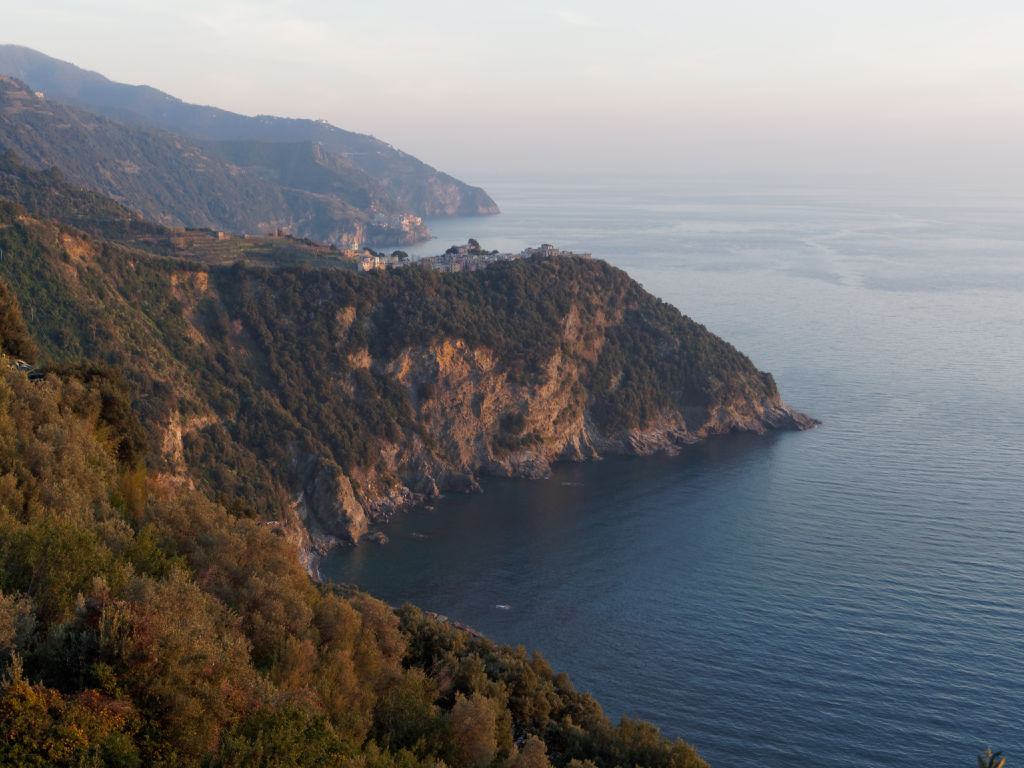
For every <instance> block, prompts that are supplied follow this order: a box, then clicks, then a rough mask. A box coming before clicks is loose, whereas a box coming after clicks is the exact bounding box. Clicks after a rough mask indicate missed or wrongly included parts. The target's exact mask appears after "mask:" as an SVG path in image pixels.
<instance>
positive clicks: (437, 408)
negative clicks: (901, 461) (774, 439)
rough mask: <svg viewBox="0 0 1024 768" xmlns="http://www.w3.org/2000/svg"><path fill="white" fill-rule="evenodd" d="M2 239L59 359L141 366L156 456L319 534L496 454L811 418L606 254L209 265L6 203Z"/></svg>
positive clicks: (506, 470)
mask: <svg viewBox="0 0 1024 768" xmlns="http://www.w3.org/2000/svg"><path fill="white" fill-rule="evenodd" d="M114 220H115V222H116V220H117V219H116V217H115V219H114ZM0 249H3V250H4V252H5V254H6V256H5V258H4V260H3V261H2V262H0V277H2V278H3V279H5V280H7V282H8V284H9V286H10V288H11V290H12V291H13V292H14V294H15V295H16V296H17V297H18V298H19V300H20V301H21V302H22V306H23V308H24V310H25V312H26V318H27V322H28V325H29V328H30V330H31V332H32V333H33V334H34V336H35V338H36V340H37V341H38V343H39V345H40V347H41V350H42V352H43V355H42V356H43V359H44V360H46V361H52V362H54V363H63V362H70V361H74V360H78V359H81V358H83V357H87V358H90V359H96V360H101V361H104V362H106V363H108V364H112V365H115V366H117V367H118V368H119V369H120V370H122V371H123V372H124V375H125V376H126V377H127V380H128V382H129V386H130V389H131V396H132V399H133V403H134V408H135V410H136V412H137V413H138V414H139V416H140V418H141V420H142V423H143V425H144V427H145V429H146V431H147V434H148V436H149V444H150V446H151V456H150V466H151V467H153V468H154V469H157V470H158V471H160V472H161V473H164V474H165V475H166V476H167V477H168V478H176V479H177V480H176V481H177V482H181V481H184V479H186V478H187V481H188V482H189V483H198V484H199V486H200V487H201V488H203V489H205V490H206V491H207V492H208V493H218V494H222V497H223V498H224V499H230V500H231V503H232V504H236V505H240V507H244V508H245V509H247V510H249V512H250V513H251V514H256V515H259V516H263V517H265V518H268V519H284V520H286V521H288V522H290V523H294V524H295V525H294V527H295V529H296V530H299V529H300V528H301V529H302V530H303V531H308V532H310V533H312V535H313V539H314V540H313V543H314V544H316V543H318V542H319V543H331V542H334V541H346V540H348V541H351V540H354V539H357V538H358V537H359V536H360V535H362V534H364V533H366V531H367V530H368V528H369V526H370V525H371V524H372V523H373V521H374V520H376V519H380V518H382V517H384V516H387V515H388V514H391V513H392V512H394V511H395V510H397V509H400V508H402V507H404V506H407V505H408V504H411V503H415V502H416V501H418V500H422V499H425V498H427V497H429V496H431V495H434V494H437V493H438V492H440V491H442V490H444V489H445V488H459V489H467V488H469V489H472V488H475V487H476V478H477V477H478V476H479V475H482V474H498V475H506V476H516V475H519V476H536V475H539V474H543V473H545V472H546V471H547V467H548V463H549V462H550V461H554V460H558V459H574V460H579V459H583V458H589V457H595V456H598V455H601V454H602V453H608V452H619V453H621V452H631V453H644V452H651V451H653V450H665V449H672V448H673V446H675V445H677V444H679V443H683V442H692V441H693V440H696V439H699V438H701V437H703V436H706V435H708V434H714V433H717V432H723V431H729V430H732V429H753V430H758V431H761V430H764V429H766V428H769V427H789V428H801V427H805V426H808V425H809V424H810V423H811V422H810V420H807V419H806V418H805V417H800V416H799V415H798V414H793V413H792V412H790V411H788V410H787V409H786V408H785V407H784V406H783V405H782V404H781V402H780V401H779V398H778V393H777V391H776V389H775V384H774V382H773V381H772V379H771V376H770V375H768V374H763V373H761V372H759V371H757V369H756V368H755V367H754V366H753V365H752V364H751V363H750V361H749V360H748V359H747V358H746V357H745V356H743V355H742V354H741V353H739V352H738V351H737V350H735V349H734V348H733V347H732V346H731V345H729V344H727V343H726V342H724V341H722V340H721V339H719V338H717V337H715V336H714V335H712V334H711V333H709V332H708V331H707V330H706V329H704V328H703V327H702V326H700V325H698V324H697V323H695V322H693V321H692V320H690V319H688V318H686V317H684V316H682V315H681V314H680V313H679V312H678V311H677V310H675V309H674V308H672V307H670V306H668V305H666V304H664V303H662V302H659V301H658V300H657V299H655V298H653V297H652V296H650V295H649V294H647V293H646V292H644V291H643V289H642V288H641V287H640V286H639V285H637V284H636V283H635V282H633V281H632V280H630V279H629V277H628V276H627V275H626V274H625V273H623V272H621V271H619V270H616V269H614V268H612V267H610V266H608V265H607V264H605V263H603V262H598V261H589V260H582V259H533V260H523V261H518V262H509V263H505V264H501V265H496V266H494V267H492V268H489V269H487V270H485V271H481V272H475V273H464V274H455V275H441V274H439V273H436V272H433V271H430V270H427V269H421V268H407V269H402V270H397V271H390V272H387V273H376V274H356V273H353V272H349V271H345V270H340V269H332V268H309V267H303V266H297V267H290V268H266V267H250V266H246V265H244V264H242V263H236V264H234V265H231V266H223V267H218V266H205V265H200V264H197V263H195V262H193V261H189V260H186V259H170V258H161V257H157V256H154V255H152V254H147V253H144V252H141V251H139V250H136V249H133V248H128V247H125V246H123V245H119V244H117V243H115V242H111V241H108V240H104V239H101V238H97V237H87V236H85V235H83V234H82V233H80V232H78V231H76V230H73V229H70V228H68V227H67V226H66V225H62V224H57V223H54V222H51V221H46V220H41V219H36V218H33V217H28V216H25V215H24V214H22V213H19V210H18V209H17V207H15V206H11V205H10V204H8V205H7V206H6V207H5V208H3V210H0ZM296 501H297V502H298V503H297V504H295V503H293V502H296ZM296 517H297V518H300V519H301V520H302V523H303V525H302V526H299V525H298V520H297V519H295V518H296Z"/></svg>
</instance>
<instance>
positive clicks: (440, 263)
mask: <svg viewBox="0 0 1024 768" xmlns="http://www.w3.org/2000/svg"><path fill="white" fill-rule="evenodd" d="M348 254H349V252H346V254H345V255H348ZM532 256H571V257H574V258H578V259H589V258H590V257H591V254H589V253H574V252H573V251H563V250H562V249H560V248H555V246H553V245H550V244H548V243H544V244H542V245H541V246H540V247H539V248H526V249H524V250H522V251H520V252H519V253H499V252H498V251H485V250H484V249H483V248H481V247H480V244H479V243H477V242H476V240H470V241H469V242H468V243H467V244H466V245H453V246H452V247H451V248H449V249H448V250H447V251H445V252H444V253H442V254H440V255H439V256H424V257H423V258H420V259H416V260H411V259H409V258H408V257H406V256H405V254H404V253H402V252H401V251H395V253H393V254H391V255H390V256H385V255H384V254H375V253H372V252H369V251H367V252H363V253H360V254H355V253H352V257H357V258H358V261H359V269H360V271H362V272H368V271H370V270H371V269H390V268H392V267H401V266H405V265H407V264H421V265H423V266H427V267H431V268H433V269H436V270H437V271H438V272H473V271H474V270H477V269H485V268H487V267H488V266H490V265H491V264H493V263H495V262H498V261H513V260H515V259H528V258H530V257H532Z"/></svg>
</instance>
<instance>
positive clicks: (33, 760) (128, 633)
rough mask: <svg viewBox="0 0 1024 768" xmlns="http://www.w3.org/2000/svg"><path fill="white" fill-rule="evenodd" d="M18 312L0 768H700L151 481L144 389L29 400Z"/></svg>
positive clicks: (3, 513) (0, 473)
mask: <svg viewBox="0 0 1024 768" xmlns="http://www.w3.org/2000/svg"><path fill="white" fill-rule="evenodd" d="M17 315H18V308H17V306H16V305H15V303H14V302H12V300H11V297H10V295H9V294H8V293H6V292H3V291H0V322H2V324H0V349H2V350H4V352H0V436H2V437H0V732H2V733H3V738H2V739H0V764H2V765H10V766H15V765H17V766H33V765H38V766H167V767H168V768H170V767H172V766H173V767H175V768H177V767H179V766H266V767H267V768H271V767H272V766H273V767H276V766H317V767H319V768H323V767H326V766H378V767H381V768H383V767H385V766H403V768H411V767H412V766H419V765H422V766H435V765H439V764H442V763H443V764H446V765H450V766H460V767H461V766H466V767H467V768H470V767H472V768H484V766H508V767H509V768H512V767H513V766H537V767H538V768H539V767H542V766H545V765H548V764H553V765H557V766H562V765H574V766H599V767H601V768H604V767H605V766H608V768H610V767H611V766H614V765H624V766H630V765H636V764H642V765H652V766H699V765H702V764H703V763H702V761H700V760H699V758H697V756H696V753H695V752H694V751H693V750H692V748H690V747H689V746H687V745H685V744H683V743H682V742H678V741H677V742H669V741H666V740H664V739H661V738H660V737H659V736H658V733H657V730H656V729H654V728H653V727H651V726H649V725H646V724H642V723H637V722H633V721H623V722H622V723H621V724H620V725H619V726H617V727H614V728H613V727H612V726H611V725H610V724H609V723H608V721H607V720H606V719H605V718H604V717H603V715H602V714H601V710H600V707H598V705H597V704H596V703H595V702H594V701H593V700H592V699H591V698H590V697H589V696H587V695H585V694H580V693H578V692H576V691H575V690H573V688H572V685H571V684H570V683H569V681H568V679H567V678H566V677H565V676H564V675H555V674H553V673H552V671H551V669H550V668H549V667H548V665H547V664H546V663H544V661H543V660H541V659H540V658H539V657H537V656H532V657H531V656H527V655H526V653H525V652H523V651H522V650H521V649H519V650H512V649H509V648H502V647H498V646H496V645H495V644H493V643H491V642H489V641H487V640H484V639H480V638H474V637H471V636H470V635H468V634H467V633H466V632H463V631H458V630H455V629H453V628H451V627H448V626H446V625H443V624H439V623H437V622H436V621H433V620H430V619H428V618H426V617H424V616H423V615H422V614H421V613H420V612H419V611H418V610H417V609H415V608H413V607H411V606H405V607H403V608H401V609H400V610H399V611H397V612H396V611H393V610H392V609H391V608H389V607H388V606H386V605H384V604H382V603H380V602H378V601H376V600H374V599H372V598H370V597H368V596H366V595H363V594H359V593H353V592H345V593H341V592H338V591H337V590H333V589H330V588H326V587H323V586H318V585H315V584H313V583H312V582H311V581H310V580H309V578H308V577H307V576H306V574H305V573H304V572H303V571H302V569H301V567H300V565H299V562H298V559H297V557H296V552H295V550H294V548H293V547H292V546H291V545H290V544H289V543H288V542H287V541H286V540H285V539H284V538H282V537H280V536H277V535H275V532H274V528H273V527H270V526H265V525H260V524H258V523H257V522H256V521H254V520H250V519H243V518H239V517H238V516H236V515H233V514H231V513H229V512H227V511H225V509H224V508H223V507H221V506H219V505H217V504H215V503H213V502H212V501H211V500H210V499H209V498H207V497H206V496H205V495H204V494H202V493H200V492H197V491H192V490H188V489H185V488H183V487H177V488H174V489H168V488H167V487H166V486H163V485H162V484H160V483H158V482H154V478H153V476H152V475H151V473H150V472H149V471H147V468H146V466H145V455H146V447H145V443H144V431H143V430H142V428H141V427H140V425H139V424H138V421H137V420H136V417H135V414H134V412H133V411H132V409H131V407H130V399H129V395H128V392H127V388H126V385H125V382H124V381H123V379H122V378H121V376H120V375H119V374H118V373H117V372H116V371H114V370H112V369H109V368H106V367H104V366H97V365H94V364H73V365H67V366H55V367H51V369H50V371H49V372H48V373H47V374H46V375H45V377H43V378H42V379H37V380H31V379H30V378H29V377H28V376H27V375H26V374H25V373H24V372H22V371H18V370H15V369H14V368H12V367H11V365H10V361H11V358H10V357H8V356H7V355H6V354H5V352H6V351H7V350H11V351H14V350H17V351H18V352H23V351H24V350H25V344H26V340H25V337H24V326H23V324H21V323H19V322H18V320H17Z"/></svg>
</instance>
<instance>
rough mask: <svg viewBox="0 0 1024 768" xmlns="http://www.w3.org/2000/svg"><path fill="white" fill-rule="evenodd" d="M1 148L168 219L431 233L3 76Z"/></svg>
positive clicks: (323, 230) (321, 236) (302, 229)
mask: <svg viewBox="0 0 1024 768" xmlns="http://www.w3.org/2000/svg"><path fill="white" fill-rule="evenodd" d="M0 148H2V149H5V150H8V151H14V152H15V153H16V154H17V155H18V156H19V158H20V159H21V160H22V161H24V162H25V163H27V164H28V165H30V166H31V167H33V168H49V167H51V166H53V167H57V168H58V169H60V171H61V172H62V173H63V175H64V176H66V177H67V179H69V180H70V181H73V182H75V183H76V184H79V185H82V186H84V187H88V188H89V189H92V190H95V191H97V192H100V193H102V194H104V195H107V196H109V197H112V198H114V199H115V200H117V201H118V202H120V203H122V204H124V205H127V206H128V207H130V208H132V209H133V210H135V211H137V212H138V213H140V214H142V215H143V216H144V217H146V218H148V219H150V220H152V221H156V222H158V223H160V224H163V225H165V226H191V227H207V228H211V229H215V230H226V231H229V232H235V233H248V234H265V233H266V232H267V231H273V230H276V229H278V228H287V229H289V230H290V231H291V232H292V233H293V234H296V235H299V236H308V237H312V238H314V239H317V240H321V241H326V242H335V243H338V244H345V245H348V244H354V243H357V242H358V243H365V242H377V241H381V240H383V241H385V242H415V241H417V240H421V239H423V238H424V237H426V235H427V232H426V229H425V228H424V227H423V226H422V224H416V223H415V222H414V223H412V224H411V225H409V226H403V224H402V223H401V222H398V223H396V224H395V225H389V224H388V223H387V222H382V221H379V220H378V217H377V215H376V214H372V213H370V212H369V211H364V210H362V209H360V208H357V207H355V206H354V205H352V204H350V203H348V202H346V201H345V200H343V199H341V198H339V197H337V196H334V195H330V194H317V193H314V192H309V191H306V190H298V189H290V188H287V187H283V186H279V185H277V184H275V183H274V182H273V181H271V180H269V179H267V178H263V177H261V176H259V175H257V174H255V173H249V172H247V171H245V170H244V169H242V168H240V167H239V166H237V165H233V164H232V163H230V162H229V161H228V160H226V159H223V158H222V157H219V156H218V155H217V154H216V153H214V152H211V151H209V150H208V149H205V148H204V147H202V146H201V145H200V144H197V143H195V142H190V141H189V140H187V139H184V138H182V137H180V136H176V135H174V134H171V133H168V132H167V131H163V130H157V129H146V128H139V127H137V126H130V125H127V124H124V123H118V122H115V121H113V120H109V119H107V118H104V117H100V116H98V115H95V114H93V113H91V112H87V111H85V110H81V109H76V108H73V107H67V106H65V105H63V104H59V103H57V102H54V101H52V100H49V99H46V98H43V97H40V96H38V95H36V94H35V93H33V92H32V91H30V90H29V89H28V88H27V87H26V86H25V85H24V84H23V83H20V82H18V81H16V80H12V79H11V78H8V77H5V76H2V75H0ZM391 210H394V209H391ZM384 213H387V210H385V211H384Z"/></svg>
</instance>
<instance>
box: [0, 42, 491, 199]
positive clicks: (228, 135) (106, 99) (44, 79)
mask: <svg viewBox="0 0 1024 768" xmlns="http://www.w3.org/2000/svg"><path fill="white" fill-rule="evenodd" d="M0 72H4V73H5V74H8V75H11V76H13V77H17V78H18V79H20V80H23V81H25V82H27V83H28V84H29V85H30V86H31V87H32V88H33V89H34V90H37V91H42V92H43V93H45V94H48V95H50V96H51V97H52V98H55V99H57V100H59V101H63V102H65V103H69V104H73V105H75V106H79V107H82V108H85V109H88V110H90V111H94V112H98V113H100V114H103V115H105V116H107V117H110V118H111V119H114V120H118V121H121V122H132V123H136V124H149V125H151V126H160V127H163V128H165V129H168V130H171V131H174V132H176V133H181V134H184V135H188V136H191V137H193V138H197V139H205V140H212V141H220V140H250V141H251V140H261V141H280V142H285V143H294V142H303V141H312V142H317V143H320V144H322V145H323V147H324V148H325V149H326V150H327V151H329V152H331V153H332V154H334V155H336V156H338V157H339V158H346V159H348V160H350V161H351V162H352V164H353V165H354V166H355V167H357V168H359V169H360V170H361V171H363V172H364V173H365V174H367V176H368V177H369V178H371V179H374V180H375V181H377V182H379V183H380V185H381V189H382V191H383V192H384V193H386V194H387V195H388V196H390V197H391V198H392V199H394V201H395V202H396V204H397V205H398V206H399V207H401V208H403V209H405V210H408V211H410V212H412V213H414V214H415V215H417V216H420V217H424V216H454V215H458V216H471V215H480V214H493V213H498V206H497V205H496V204H495V203H494V201H493V200H492V199H491V198H490V197H489V196H488V195H487V193H486V192H484V191H483V190H482V189H480V188H479V187H472V186H470V185H467V184H465V183H463V182H461V181H459V180H458V179H455V178H454V177H452V176H449V175H448V174H446V173H443V172H441V171H438V170H436V169H435V168H432V167H431V166H429V165H427V164H426V163H423V162H422V161H421V160H419V159H417V158H415V157H413V156H412V155H409V154H407V153H405V152H402V151H401V150H399V149H395V148H394V147H392V146H391V145H390V144H387V143H386V142H383V141H381V140H379V139H377V138H375V137H373V136H368V135H366V134H359V133H355V132H352V131H346V130H344V129H342V128H338V127H336V126H334V125H331V124H329V123H327V122H326V121H321V120H311V119H299V118H281V117H274V116H271V115H258V116H255V117H249V116H245V115H240V114H237V113H234V112H230V111H228V110H223V109H219V108H217V107H210V106H201V105H195V104H189V103H187V102H184V101H182V100H181V99H177V98H176V97H174V96H171V95H169V94H166V93H164V92H162V91H159V90H157V89H155V88H152V87H151V86H146V85H135V86H133V85H126V84H122V83H116V82H114V81H112V80H109V79H108V78H106V77H104V76H103V75H101V74H99V73H96V72H90V71H88V70H83V69H81V68H79V67H77V66H75V65H73V64H70V63H68V62H63V61H60V60H58V59H55V58H52V57H50V56H46V55H45V54H42V53H39V52H38V51H34V50H32V49H31V48H25V47H23V46H14V45H0Z"/></svg>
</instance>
